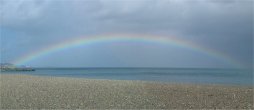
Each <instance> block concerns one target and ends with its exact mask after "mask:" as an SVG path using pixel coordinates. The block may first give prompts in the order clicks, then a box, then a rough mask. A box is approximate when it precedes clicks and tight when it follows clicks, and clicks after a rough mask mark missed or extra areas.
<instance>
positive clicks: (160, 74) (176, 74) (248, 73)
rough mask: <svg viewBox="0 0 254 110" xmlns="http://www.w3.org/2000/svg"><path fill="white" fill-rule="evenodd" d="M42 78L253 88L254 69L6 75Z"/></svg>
mask: <svg viewBox="0 0 254 110" xmlns="http://www.w3.org/2000/svg"><path fill="white" fill-rule="evenodd" d="M1 74H29V75H39V76H55V77H76V78H91V79H111V80H142V81H157V82H166V83H167V82H169V83H172V82H173V83H191V84H224V85H246V86H252V85H253V71H252V69H198V68H194V69H193V68H36V71H18V72H10V71H9V72H2V73H1Z"/></svg>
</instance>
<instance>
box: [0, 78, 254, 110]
mask: <svg viewBox="0 0 254 110" xmlns="http://www.w3.org/2000/svg"><path fill="white" fill-rule="evenodd" d="M0 78H1V84H0V85H1V90H0V91H1V105H0V108H2V109H28V108H32V109H40V108H44V109H61V108H63V109H67V108H73V109H102V108H103V109H105V108H109V109H114V108H115V109H134V108H136V109H169V108H177V109H200V108H206V109H213V108H221V109H223V108H224V109H248V108H254V107H253V92H254V90H253V87H245V86H231V85H230V86H225V85H207V84H205V85H202V84H185V83H183V84H182V83H160V82H150V81H136V80H108V79H86V78H71V77H50V76H36V75H27V74H26V75H24V74H11V75H10V74H0Z"/></svg>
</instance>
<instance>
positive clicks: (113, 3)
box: [0, 0, 253, 68]
mask: <svg viewBox="0 0 254 110" xmlns="http://www.w3.org/2000/svg"><path fill="white" fill-rule="evenodd" d="M0 5H1V6H0V11H1V12H0V13H1V20H0V22H1V24H0V25H1V27H0V31H1V62H13V61H15V60H17V59H19V58H21V57H22V56H25V55H27V54H29V53H30V52H33V51H36V50H38V49H41V48H44V47H47V46H48V45H52V44H55V43H58V42H61V41H65V40H66V39H72V38H73V39H74V38H78V37H80V36H93V35H104V34H105V35H106V34H110V33H120V34H129V33H131V34H137V35H138V34H147V35H152V36H157V35H163V36H172V35H174V36H176V37H179V38H181V39H184V40H187V41H191V42H194V43H195V44H197V45H200V46H204V47H207V48H211V49H214V50H217V51H220V52H223V53H225V54H226V55H227V56H229V57H231V58H233V59H235V60H237V61H238V62H239V63H241V64H242V65H245V66H246V67H253V66H252V61H253V58H252V56H253V44H252V43H253V31H252V30H253V0H0ZM116 45H121V44H119V42H118V43H117V42H115V43H114V42H112V43H109V44H96V45H93V46H89V47H79V48H72V49H68V50H63V51H59V52H55V53H52V54H50V55H48V56H44V57H40V58H38V59H35V60H33V61H30V62H28V63H27V64H26V65H30V66H38V67H43V66H55V67H226V68H228V67H229V68H232V67H234V66H233V65H232V64H229V63H227V62H222V61H221V59H217V58H214V57H212V56H208V55H205V54H200V53H198V52H196V51H192V50H188V49H184V48H179V47H174V46H170V45H167V46H165V45H157V44H146V43H142V42H140V43H138V42H127V43H126V44H122V46H116Z"/></svg>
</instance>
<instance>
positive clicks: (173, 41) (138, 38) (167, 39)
mask: <svg viewBox="0 0 254 110" xmlns="http://www.w3.org/2000/svg"><path fill="white" fill-rule="evenodd" d="M121 41H130V42H145V43H157V44H162V45H170V46H176V47H180V48H186V49H190V50H193V51H196V52H200V53H203V54H206V55H209V56H211V57H215V58H217V59H219V60H221V61H223V62H226V63H229V64H232V65H234V66H236V67H242V64H241V63H239V62H238V61H236V60H235V59H233V58H231V57H230V56H228V55H226V54H224V53H222V52H219V51H216V50H213V49H210V48H206V47H204V46H200V45H197V44H195V43H193V42H190V41H186V40H183V39H179V38H177V37H174V36H150V35H133V34H110V35H98V36H90V37H89V36H86V37H79V38H75V39H70V40H66V41H64V42H60V43H57V44H53V45H50V46H47V47H45V48H42V49H39V50H37V51H33V52H31V53H29V54H27V55H25V56H23V57H21V58H19V59H17V60H16V61H14V64H16V65H24V64H27V63H28V62H32V61H33V60H36V59H38V58H41V57H44V56H47V55H49V54H52V53H54V52H57V51H62V50H66V49H70V48H74V47H80V46H88V45H94V44H100V43H105V42H106V43H108V42H109V43H111V42H121Z"/></svg>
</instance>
